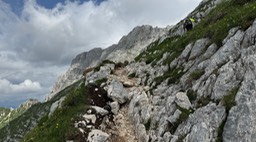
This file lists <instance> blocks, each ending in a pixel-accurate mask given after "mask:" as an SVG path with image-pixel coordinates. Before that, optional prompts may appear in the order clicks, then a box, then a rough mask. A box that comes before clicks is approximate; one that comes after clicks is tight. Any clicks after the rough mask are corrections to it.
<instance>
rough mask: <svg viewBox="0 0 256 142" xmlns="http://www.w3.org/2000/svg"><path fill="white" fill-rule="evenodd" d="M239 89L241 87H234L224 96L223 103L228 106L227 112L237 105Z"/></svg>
mask: <svg viewBox="0 0 256 142" xmlns="http://www.w3.org/2000/svg"><path fill="white" fill-rule="evenodd" d="M238 90H239V87H234V88H232V89H231V90H230V91H229V92H228V94H227V95H226V96H224V97H223V98H222V100H221V103H222V104H223V105H224V106H225V107H226V111H227V112H229V110H230V109H231V108H232V107H233V106H235V105H236V94H237V92H238Z"/></svg>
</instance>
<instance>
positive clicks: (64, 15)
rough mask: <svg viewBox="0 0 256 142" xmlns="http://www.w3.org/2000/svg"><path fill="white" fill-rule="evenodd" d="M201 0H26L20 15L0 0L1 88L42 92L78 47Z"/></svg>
mask: <svg viewBox="0 0 256 142" xmlns="http://www.w3.org/2000/svg"><path fill="white" fill-rule="evenodd" d="M200 1H201V0H107V1H104V2H102V3H101V4H100V5H98V6H95V5H94V4H93V2H91V1H89V2H84V3H83V4H78V3H76V2H68V1H67V2H66V3H65V4H58V5H57V6H56V7H54V8H53V9H46V8H44V7H41V6H39V5H38V4H36V3H35V0H25V5H24V9H23V11H22V14H21V16H17V15H15V14H14V13H13V12H12V11H11V8H10V7H9V6H8V5H7V4H5V3H4V2H3V1H1V0H0V70H1V72H0V93H2V94H3V93H5V94H6V95H10V96H12V97H13V96H15V95H17V94H18V93H21V94H22V92H23V94H25V93H26V92H30V93H31V92H35V91H39V92H36V93H35V94H40V93H41V96H42V94H43V93H45V92H47V91H46V88H47V89H49V87H50V86H52V85H53V83H54V81H55V80H56V79H57V75H59V73H60V72H64V71H65V69H66V68H67V65H69V64H70V63H71V60H72V58H74V57H75V56H76V55H77V54H78V53H81V52H84V51H88V50H90V49H92V48H94V47H107V46H109V45H111V44H114V43H117V42H118V40H119V39H120V38H121V37H122V36H123V35H125V34H127V33H128V32H129V31H131V30H132V28H134V27H135V26H138V25H143V24H150V25H153V26H160V27H165V26H167V25H172V24H175V23H177V22H178V21H179V20H180V19H182V18H184V17H185V16H186V15H187V14H188V13H189V12H191V11H192V10H193V9H194V8H195V7H196V6H197V5H198V3H199V2H200ZM1 78H2V79H1ZM27 78H30V80H26V79H27ZM24 80H25V81H24ZM31 80H38V81H39V82H40V83H39V82H33V81H31ZM13 82H22V83H17V84H15V83H13ZM49 91H50V90H49ZM30 93H29V94H30ZM35 94H34V95H35ZM30 95H32V94H30ZM0 97H1V96H0ZM27 97H29V96H27ZM0 99H1V98H0ZM0 104H1V102H0Z"/></svg>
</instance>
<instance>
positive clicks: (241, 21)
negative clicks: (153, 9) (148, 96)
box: [135, 0, 256, 64]
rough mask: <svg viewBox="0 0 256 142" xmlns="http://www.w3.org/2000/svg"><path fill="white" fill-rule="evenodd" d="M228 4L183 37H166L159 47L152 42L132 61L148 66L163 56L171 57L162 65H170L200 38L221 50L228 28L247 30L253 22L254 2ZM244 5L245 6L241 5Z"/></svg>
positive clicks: (213, 11)
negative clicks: (144, 63) (142, 62)
mask: <svg viewBox="0 0 256 142" xmlns="http://www.w3.org/2000/svg"><path fill="white" fill-rule="evenodd" d="M235 1H237V2H238V1H239V2H240V0H231V1H224V2H223V3H222V4H219V5H217V6H216V8H214V9H213V10H212V11H211V12H210V13H209V15H208V16H206V17H205V18H204V19H202V20H201V21H200V22H199V23H198V24H197V25H196V26H195V27H194V28H193V29H192V30H191V31H189V32H187V33H186V34H185V35H183V36H182V37H181V36H175V37H168V38H166V39H165V40H164V41H163V42H162V43H160V44H158V43H159V40H158V41H155V42H153V43H152V44H150V45H149V46H148V47H147V50H146V51H144V52H142V53H141V54H140V55H139V56H137V57H136V58H135V61H145V62H146V63H147V64H149V63H152V62H153V63H155V62H157V61H159V60H160V59H161V58H162V56H163V54H164V53H166V52H169V53H171V54H170V56H168V57H167V59H165V60H164V62H163V64H169V63H171V62H172V61H173V60H174V59H175V58H177V57H178V56H179V55H180V54H181V52H182V51H183V49H184V48H185V46H186V45H188V44H189V43H193V42H195V41H196V40H198V39H201V38H209V39H210V41H211V42H210V43H209V44H211V43H216V44H217V45H218V46H219V47H220V46H222V40H223V39H224V38H225V37H226V36H227V35H228V32H229V30H230V29H231V28H234V27H241V29H243V30H245V29H247V28H248V27H249V26H250V25H251V24H252V23H253V21H254V20H255V18H256V14H255V13H256V2H255V1H253V0H242V1H246V4H242V5H240V4H236V3H235ZM242 3H245V2H242Z"/></svg>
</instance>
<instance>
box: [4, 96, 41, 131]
mask: <svg viewBox="0 0 256 142" xmlns="http://www.w3.org/2000/svg"><path fill="white" fill-rule="evenodd" d="M36 103H38V100H33V99H30V100H28V101H26V102H24V103H23V104H21V105H20V106H19V107H18V108H17V109H12V108H10V109H8V108H0V129H1V128H3V127H4V126H5V125H7V124H8V123H9V122H10V121H12V120H13V119H16V118H17V117H19V116H20V115H22V114H23V113H24V112H25V111H26V110H28V109H29V108H30V107H31V106H32V105H34V104H36Z"/></svg>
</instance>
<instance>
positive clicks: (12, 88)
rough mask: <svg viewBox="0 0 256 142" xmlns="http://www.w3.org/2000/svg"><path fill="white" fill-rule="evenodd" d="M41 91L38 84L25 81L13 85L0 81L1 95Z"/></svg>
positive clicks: (3, 80)
mask: <svg viewBox="0 0 256 142" xmlns="http://www.w3.org/2000/svg"><path fill="white" fill-rule="evenodd" d="M41 89H42V87H41V85H40V83H39V82H32V81H31V80H29V79H27V80H25V81H24V82H21V83H19V84H13V83H11V82H10V81H9V80H6V79H0V92H1V94H2V95H5V94H10V93H15V94H19V93H20V94H24V93H31V92H36V91H40V90H41Z"/></svg>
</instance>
